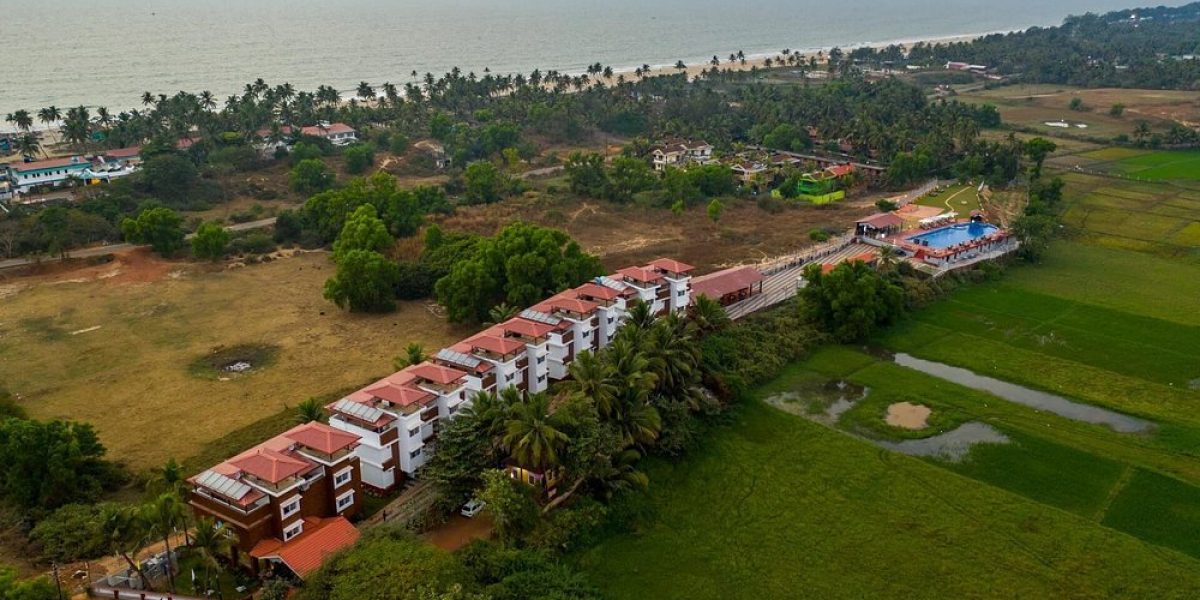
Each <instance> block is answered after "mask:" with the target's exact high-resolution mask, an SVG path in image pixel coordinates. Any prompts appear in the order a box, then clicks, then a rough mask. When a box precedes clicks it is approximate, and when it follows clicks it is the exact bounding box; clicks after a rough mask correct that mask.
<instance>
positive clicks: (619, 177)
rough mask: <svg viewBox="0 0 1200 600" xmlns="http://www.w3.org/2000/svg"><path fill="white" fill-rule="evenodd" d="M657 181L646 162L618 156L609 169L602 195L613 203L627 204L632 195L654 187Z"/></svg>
mask: <svg viewBox="0 0 1200 600" xmlns="http://www.w3.org/2000/svg"><path fill="white" fill-rule="evenodd" d="M656 181H657V179H656V178H655V176H654V171H653V169H651V168H650V165H649V164H647V163H646V161H644V160H642V159H640V158H633V157H631V156H618V157H616V158H614V159H613V162H612V168H610V169H609V173H608V181H607V186H606V187H605V190H604V192H605V193H604V195H605V197H606V198H608V199H609V200H612V201H613V202H629V201H630V200H633V195H634V194H636V193H638V192H642V191H645V190H648V189H650V188H652V187H654V184H655V182H656Z"/></svg>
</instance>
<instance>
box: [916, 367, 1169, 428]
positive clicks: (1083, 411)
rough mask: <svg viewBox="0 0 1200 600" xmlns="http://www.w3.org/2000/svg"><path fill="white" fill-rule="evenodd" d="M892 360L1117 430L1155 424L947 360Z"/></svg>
mask: <svg viewBox="0 0 1200 600" xmlns="http://www.w3.org/2000/svg"><path fill="white" fill-rule="evenodd" d="M893 360H894V361H895V362H896V364H898V365H900V366H902V367H908V368H910V369H914V370H917V371H920V372H922V373H925V374H927V375H933V376H934V377H937V378H939V379H944V380H946V381H949V382H952V383H957V384H959V385H962V386H965V387H969V388H971V389H975V390H980V391H984V392H988V393H990V394H993V395H995V396H999V397H1000V398H1003V399H1005V400H1008V401H1009V402H1015V403H1017V404H1021V405H1024V406H1028V407H1031V408H1036V409H1038V410H1044V411H1046V412H1051V413H1054V414H1056V415H1058V416H1060V417H1066V418H1068V419H1071V420H1073V421H1080V422H1083V423H1094V424H1096V425H1106V426H1108V427H1109V428H1111V429H1112V430H1113V431H1116V432H1119V433H1144V432H1147V431H1150V430H1152V429H1153V428H1154V424H1153V423H1151V422H1149V421H1145V420H1142V419H1138V418H1136V417H1131V416H1129V415H1124V414H1121V413H1119V412H1115V411H1111V410H1108V409H1105V408H1100V407H1097V406H1092V405H1090V404H1082V403H1080V402H1073V401H1071V400H1067V399H1066V398H1063V397H1061V396H1056V395H1054V394H1049V393H1046V392H1042V391H1039V390H1034V389H1030V388H1027V387H1024V386H1020V385H1017V384H1015V383H1009V382H1007V381H1001V380H999V379H993V378H991V377H985V376H983V375H977V374H975V373H973V372H971V371H968V370H966V369H961V368H959V367H952V366H950V365H947V364H943V363H939V362H934V361H931V360H925V359H921V358H917V357H915V356H911V355H908V354H904V353H897V354H896V355H895V356H894V357H893Z"/></svg>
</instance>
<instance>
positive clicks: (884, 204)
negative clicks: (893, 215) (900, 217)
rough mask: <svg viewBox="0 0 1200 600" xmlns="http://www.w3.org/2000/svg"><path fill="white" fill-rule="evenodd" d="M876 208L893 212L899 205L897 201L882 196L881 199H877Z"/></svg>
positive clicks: (880, 210)
mask: <svg viewBox="0 0 1200 600" xmlns="http://www.w3.org/2000/svg"><path fill="white" fill-rule="evenodd" d="M875 208H876V209H878V210H879V212H892V211H893V210H896V209H897V208H899V207H898V206H896V203H895V202H894V201H892V200H887V199H884V198H880V199H879V200H876V201H875Z"/></svg>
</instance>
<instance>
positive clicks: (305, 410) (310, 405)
mask: <svg viewBox="0 0 1200 600" xmlns="http://www.w3.org/2000/svg"><path fill="white" fill-rule="evenodd" d="M324 421H325V406H324V405H322V404H321V400H320V399H319V398H309V399H308V400H305V401H303V402H301V403H300V404H297V405H296V422H297V423H299V424H301V425H303V424H304V423H322V422H324Z"/></svg>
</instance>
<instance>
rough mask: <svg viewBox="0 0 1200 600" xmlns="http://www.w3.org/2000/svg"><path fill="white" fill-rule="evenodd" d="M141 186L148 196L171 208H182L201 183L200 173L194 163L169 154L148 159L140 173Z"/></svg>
mask: <svg viewBox="0 0 1200 600" xmlns="http://www.w3.org/2000/svg"><path fill="white" fill-rule="evenodd" d="M138 178H139V182H140V184H141V186H142V187H143V188H144V190H145V192H146V193H147V194H150V195H152V196H154V197H156V198H159V199H161V200H162V201H163V202H164V203H166V204H168V205H170V206H181V205H183V204H185V201H184V200H185V199H186V198H187V197H188V196H189V194H191V193H192V191H193V190H194V189H195V188H196V187H197V186H198V185H199V183H200V172H199V171H197V170H196V165H195V164H193V163H192V161H190V160H188V159H186V158H184V157H183V156H180V155H179V154H176V153H174V152H168V153H164V154H157V155H154V156H151V157H150V158H148V159H146V161H145V162H144V163H143V164H142V168H141V170H140V171H139V172H138Z"/></svg>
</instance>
